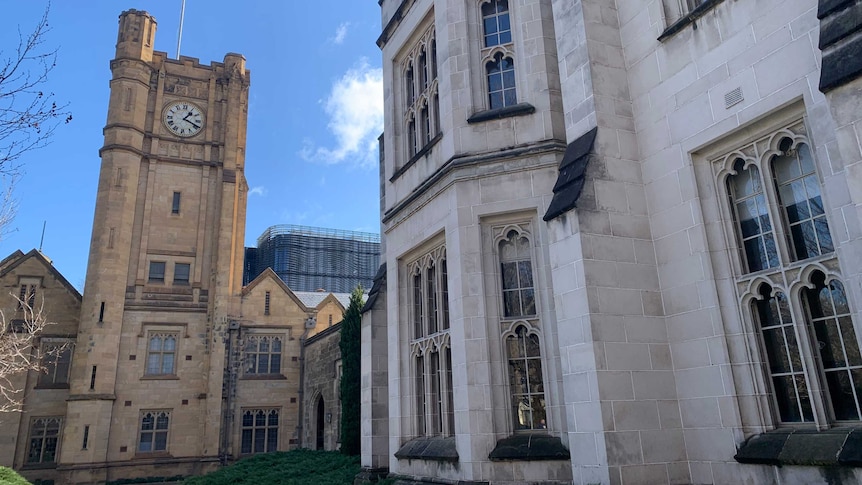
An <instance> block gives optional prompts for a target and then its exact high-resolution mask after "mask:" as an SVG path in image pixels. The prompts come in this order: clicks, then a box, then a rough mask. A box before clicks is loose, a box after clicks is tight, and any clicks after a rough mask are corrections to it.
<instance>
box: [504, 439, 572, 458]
mask: <svg viewBox="0 0 862 485" xmlns="http://www.w3.org/2000/svg"><path fill="white" fill-rule="evenodd" d="M488 458H489V459H490V460H491V461H543V460H569V459H571V455H569V450H567V449H566V447H565V446H563V442H562V441H560V438H557V437H556V436H550V435H547V434H537V433H518V434H514V435H512V436H509V437H508V438H503V439H501V440H500V441H497V446H495V447H494V449H493V450H492V451H491V453H490V454H488Z"/></svg>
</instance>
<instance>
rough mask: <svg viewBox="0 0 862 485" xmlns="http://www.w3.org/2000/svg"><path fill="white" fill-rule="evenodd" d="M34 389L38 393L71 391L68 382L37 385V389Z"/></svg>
mask: <svg viewBox="0 0 862 485" xmlns="http://www.w3.org/2000/svg"><path fill="white" fill-rule="evenodd" d="M33 389H34V390H36V391H41V390H51V389H69V383H68V382H56V383H46V384H36V387H34V388H33Z"/></svg>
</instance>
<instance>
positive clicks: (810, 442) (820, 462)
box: [733, 428, 862, 467]
mask: <svg viewBox="0 0 862 485" xmlns="http://www.w3.org/2000/svg"><path fill="white" fill-rule="evenodd" d="M733 458H734V459H735V460H736V461H738V462H739V463H748V464H759V465H775V466H781V465H798V466H853V467H862V429H857V428H835V429H830V430H827V431H815V430H804V429H797V430H788V429H779V430H775V431H769V432H766V433H761V434H758V435H754V436H752V437H750V438H748V440H746V441H745V443H743V444H742V445H741V446H740V447H739V449H738V450H737V452H736V456H734V457H733Z"/></svg>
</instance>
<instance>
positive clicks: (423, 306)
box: [407, 246, 455, 436]
mask: <svg viewBox="0 0 862 485" xmlns="http://www.w3.org/2000/svg"><path fill="white" fill-rule="evenodd" d="M407 269H408V279H407V281H408V287H407V295H408V297H409V301H410V303H409V306H408V308H409V317H408V319H407V321H408V322H410V327H412V328H411V331H412V332H413V336H412V338H411V340H410V344H409V345H410V352H411V360H412V362H411V368H410V372H411V380H412V386H413V402H414V405H415V412H414V413H413V416H414V417H415V425H416V435H417V436H441V435H442V436H452V435H453V434H454V432H455V424H454V423H455V417H454V408H453V402H454V399H453V391H452V353H451V352H450V348H449V302H448V301H447V300H448V282H447V281H446V278H447V277H448V275H447V272H446V251H445V248H444V247H442V246H441V247H438V248H436V249H434V250H432V251H431V252H430V253H428V254H425V255H424V256H422V257H421V258H419V259H418V260H416V261H414V262H413V263H411V264H409V265H408V266H407Z"/></svg>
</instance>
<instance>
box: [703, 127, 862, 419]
mask: <svg viewBox="0 0 862 485" xmlns="http://www.w3.org/2000/svg"><path fill="white" fill-rule="evenodd" d="M712 165H713V173H714V174H715V176H716V187H717V188H718V189H719V190H718V193H719V194H723V195H724V200H725V201H726V204H724V205H722V210H723V211H725V212H726V213H727V214H729V215H730V217H727V218H725V219H724V220H725V223H726V226H725V228H726V233H727V236H728V237H727V241H728V243H729V247H730V249H731V250H732V252H735V253H736V254H737V255H738V257H736V258H732V259H731V263H732V266H733V267H734V268H735V273H736V278H735V279H736V286H737V291H738V294H739V295H740V297H739V299H740V303H741V306H742V308H743V309H744V314H745V316H746V318H751V320H752V322H753V324H754V327H753V331H754V332H755V333H756V335H757V337H758V346H757V348H756V349H755V353H756V355H757V356H758V357H757V360H758V361H759V362H761V363H762V366H763V370H764V373H763V375H764V378H765V379H764V381H765V383H766V386H767V389H765V393H768V394H770V395H771V398H772V399H771V404H772V405H771V410H772V413H773V415H774V416H775V418H774V421H775V422H776V423H811V424H815V425H816V426H818V427H820V428H822V427H825V426H828V424H829V423H831V422H836V421H839V422H840V421H859V420H860V419H862V404H860V402H862V353H860V350H859V343H858V338H857V335H856V329H855V326H854V323H853V321H852V316H851V314H852V313H851V311H850V304H849V303H848V301H847V294H846V292H845V290H844V284H843V283H842V282H841V270H840V266H839V264H838V260H837V257H836V255H835V254H834V253H833V251H834V244H833V242H832V237H831V233H830V231H829V225H828V222H827V216H826V212H825V209H824V204H823V200H822V194H821V186H820V181H819V178H818V175H817V170H816V166H815V161H814V158H813V155H812V152H811V148H810V143H809V141H808V138H807V133H806V130H805V126H804V124H803V122H802V121H801V120H799V121H796V122H793V123H790V124H789V125H786V126H784V127H782V128H781V129H778V130H776V131H774V132H773V133H771V134H769V135H767V136H764V137H761V138H759V139H757V140H754V141H753V142H751V143H748V144H746V145H744V146H742V147H740V148H738V149H736V150H734V151H733V152H731V153H729V154H727V155H724V156H722V157H720V158H717V159H715V160H713V162H712Z"/></svg>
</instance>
